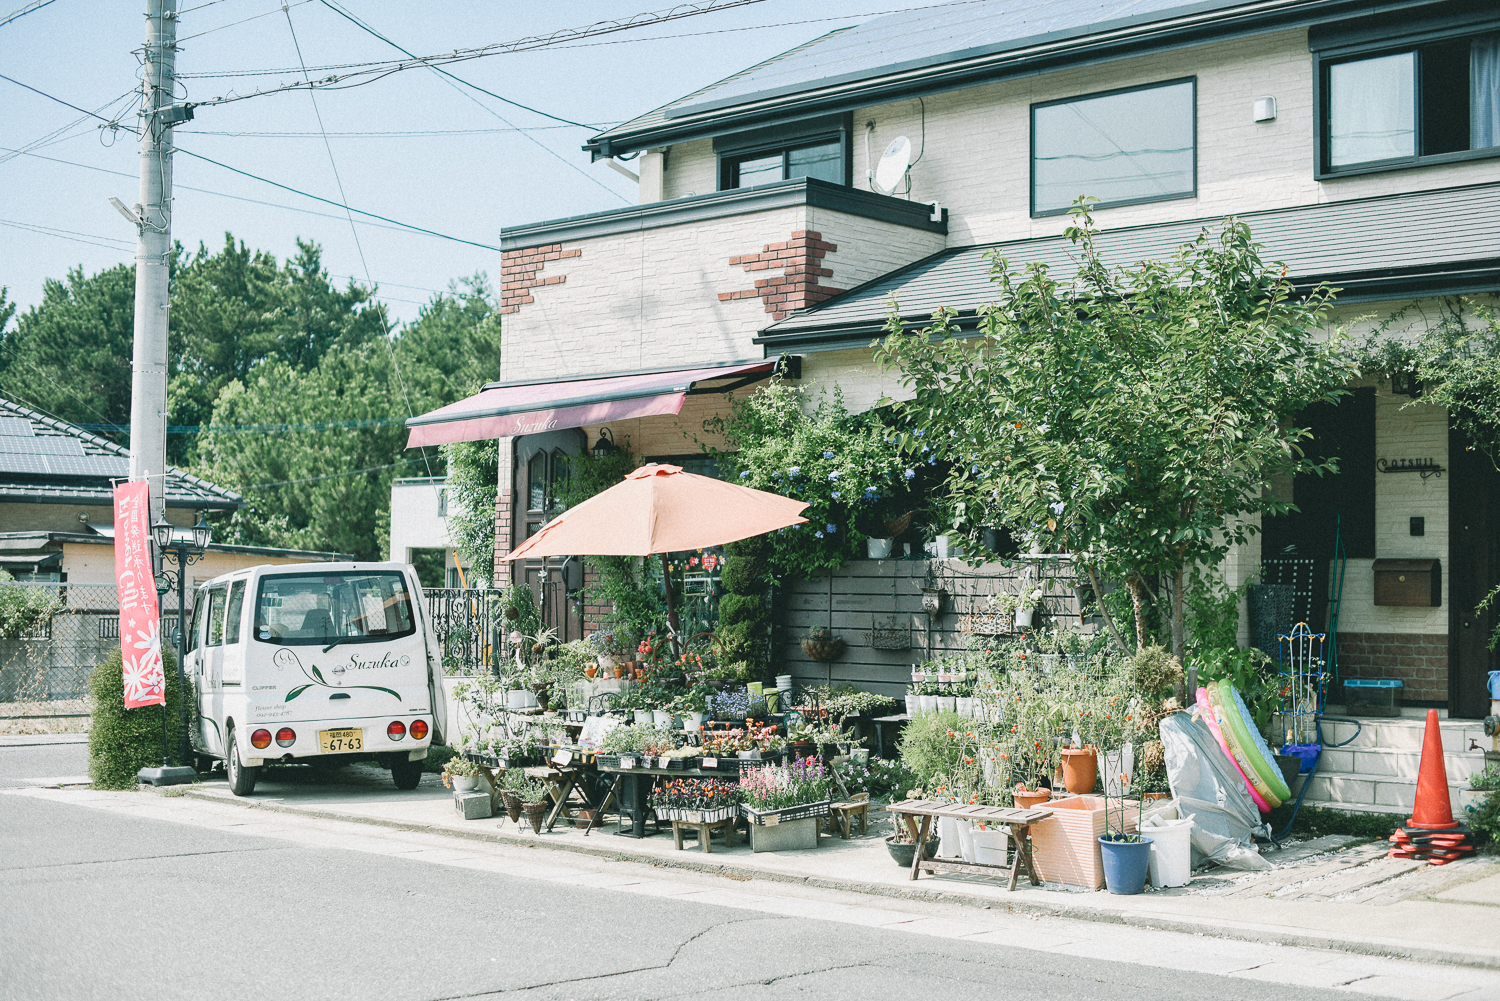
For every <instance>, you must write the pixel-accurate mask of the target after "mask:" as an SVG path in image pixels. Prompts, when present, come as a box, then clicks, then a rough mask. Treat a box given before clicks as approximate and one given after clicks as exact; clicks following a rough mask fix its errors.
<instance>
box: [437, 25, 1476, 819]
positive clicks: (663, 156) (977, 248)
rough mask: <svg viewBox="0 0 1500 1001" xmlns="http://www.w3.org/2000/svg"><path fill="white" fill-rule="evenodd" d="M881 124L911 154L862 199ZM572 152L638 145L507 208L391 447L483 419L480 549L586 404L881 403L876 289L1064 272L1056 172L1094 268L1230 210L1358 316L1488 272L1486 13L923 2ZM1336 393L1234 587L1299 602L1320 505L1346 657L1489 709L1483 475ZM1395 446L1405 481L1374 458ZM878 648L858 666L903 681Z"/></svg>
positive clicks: (596, 416) (902, 295) (987, 287)
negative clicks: (877, 662) (556, 197)
mask: <svg viewBox="0 0 1500 1001" xmlns="http://www.w3.org/2000/svg"><path fill="white" fill-rule="evenodd" d="M899 137H905V138H906V141H907V145H908V147H909V155H908V160H909V166H907V169H905V170H904V171H902V170H899V167H900V163H899V162H898V163H897V165H896V166H897V173H896V175H895V178H894V183H893V184H887V185H886V186H885V187H886V191H882V190H879V189H878V188H877V186H876V183H875V176H874V175H875V170H876V167H877V166H878V165H879V163H880V161H881V159H882V151H885V150H887V148H888V147H890V146H892V145H893V143H894V144H895V145H897V146H899V145H900V144H899V142H896V141H897V140H898V138H899ZM585 148H586V149H588V150H589V151H591V153H592V155H593V156H594V157H595V158H596V159H600V158H614V159H616V160H617V161H630V162H631V163H632V165H633V168H634V170H635V171H636V172H638V174H639V179H640V204H639V205H636V206H632V207H629V208H623V209H618V210H612V211H606V212H598V213H592V214H589V215H583V216H576V217H572V218H566V219H555V220H550V221H545V222H537V223H534V224H530V225H523V226H517V227H514V228H510V229H506V230H504V231H503V232H502V234H501V236H502V243H503V248H504V266H503V276H502V283H501V284H502V296H503V308H502V312H504V313H505V314H506V319H505V323H506V351H505V356H504V360H503V363H502V371H500V372H498V373H496V377H497V381H496V382H495V383H493V384H492V385H491V386H489V387H486V389H485V390H484V391H483V392H482V393H480V394H479V395H478V396H476V397H474V398H472V399H470V400H466V401H463V402H461V403H458V404H454V405H453V406H450V407H447V408H445V409H444V410H441V411H437V412H435V413H433V414H429V415H425V416H423V417H420V418H417V419H415V420H413V421H412V432H413V433H412V442H413V444H424V443H433V442H441V441H449V440H460V439H468V438H486V437H498V438H499V439H500V440H501V473H500V484H499V486H500V490H499V501H498V507H497V511H496V517H497V526H498V530H499V538H500V544H499V546H498V551H499V553H500V554H501V555H503V554H504V553H505V552H507V551H508V550H509V548H510V547H511V546H513V545H515V544H518V543H519V542H520V541H521V540H523V539H524V538H526V537H527V536H528V535H529V534H530V533H531V532H533V531H534V530H535V529H536V528H537V527H539V526H540V524H541V523H543V522H544V521H545V519H546V517H547V512H548V506H549V490H550V486H549V484H550V483H551V480H552V478H553V477H554V476H556V475H558V471H559V470H561V469H562V468H563V464H564V463H565V462H566V461H567V460H566V456H567V455H568V454H573V453H577V452H578V451H580V450H582V449H586V448H589V447H590V445H591V443H593V442H595V441H596V440H597V439H599V437H600V435H601V429H602V428H606V427H607V428H608V430H609V432H610V433H611V434H612V435H613V436H614V437H615V438H616V439H619V438H623V437H625V436H629V437H630V439H631V442H632V445H633V448H634V450H635V451H636V453H637V454H638V455H641V456H643V457H670V456H676V455H681V454H685V453H691V452H694V451H696V448H695V446H694V445H693V443H692V441H691V439H690V438H688V437H687V436H686V434H685V432H696V433H698V434H700V435H701V434H702V430H701V429H702V420H703V418H704V417H705V416H708V415H710V414H712V413H714V412H716V410H717V409H718V408H719V407H721V406H722V399H723V393H724V392H725V390H733V391H740V392H749V391H752V390H753V388H754V387H755V385H756V384H757V382H758V381H759V380H763V379H765V378H767V377H769V375H770V374H771V372H772V370H773V368H774V367H775V366H777V365H782V366H783V371H784V372H786V373H787V374H789V375H794V376H796V377H800V378H801V379H802V380H804V382H808V383H818V384H822V385H825V386H831V385H837V386H839V387H841V388H842V391H843V394H844V396H845V399H846V400H847V401H848V402H849V403H851V404H852V405H854V406H856V407H866V406H869V405H871V404H872V403H873V402H874V401H876V400H878V399H880V398H881V397H883V396H887V395H891V396H895V395H899V394H898V387H897V385H896V384H895V383H894V381H893V380H892V378H891V377H890V375H889V374H886V373H883V372H882V371H881V370H880V369H879V368H878V367H877V366H876V365H875V364H874V362H873V361H872V355H871V348H870V342H871V339H872V338H873V337H875V336H877V335H878V334H879V332H880V330H881V328H882V326H883V324H884V323H885V319H886V314H887V312H888V310H889V308H890V306H889V304H890V302H891V301H892V299H894V300H895V301H897V302H899V304H900V309H901V314H902V316H903V317H904V320H905V322H907V323H909V324H911V325H917V326H919V325H923V324H925V322H926V321H927V319H928V318H929V317H930V315H931V313H932V312H933V310H935V309H936V308H937V307H938V306H947V307H950V308H953V309H956V310H957V311H958V313H959V315H960V317H961V318H965V319H969V320H972V318H973V316H974V314H975V310H976V309H977V307H978V306H980V305H981V304H982V303H984V302H986V301H987V300H988V299H989V298H990V297H991V295H992V292H991V289H992V286H991V284H990V283H989V281H988V279H987V271H988V262H987V261H986V260H985V259H984V256H983V255H984V253H985V251H987V250H989V249H991V248H995V247H998V248H1000V249H1001V250H1002V251H1003V252H1004V254H1005V256H1006V257H1007V258H1008V259H1009V260H1010V261H1011V262H1012V264H1013V265H1023V264H1025V263H1026V262H1028V261H1033V260H1045V261H1048V262H1050V263H1051V264H1052V265H1053V266H1054V267H1055V268H1057V269H1063V270H1066V269H1067V268H1069V267H1070V266H1071V265H1070V257H1069V252H1070V246H1069V245H1068V244H1067V242H1066V241H1065V240H1064V239H1063V238H1062V236H1061V234H1062V230H1063V228H1064V226H1065V225H1066V221H1067V216H1066V215H1065V212H1066V209H1067V206H1068V205H1069V204H1070V203H1071V202H1072V201H1073V200H1074V199H1075V198H1077V197H1078V196H1079V195H1081V194H1087V195H1091V196H1094V197H1096V198H1098V199H1099V200H1100V203H1099V207H1098V209H1097V211H1096V213H1095V218H1096V220H1097V222H1098V224H1099V226H1100V228H1101V229H1102V230H1104V235H1103V236H1102V237H1101V240H1100V243H1101V246H1102V248H1103V249H1104V252H1105V254H1106V256H1107V257H1108V258H1109V259H1110V260H1112V261H1114V262H1117V263H1129V262H1133V261H1137V260H1141V259H1144V258H1147V257H1151V256H1157V255H1164V254H1167V253H1169V252H1170V251H1171V250H1172V249H1173V248H1175V247H1176V246H1177V245H1178V244H1180V243H1182V242H1185V241H1187V240H1189V239H1191V238H1193V237H1194V236H1196V235H1197V234H1198V232H1199V231H1200V230H1201V229H1202V228H1203V227H1205V226H1208V227H1211V228H1217V227H1218V225H1219V224H1220V222H1221V220H1222V219H1223V217H1224V216H1226V215H1231V214H1232V215H1236V216H1240V217H1242V218H1244V219H1245V220H1246V221H1247V222H1248V223H1249V224H1250V225H1251V227H1252V229H1253V232H1254V234H1255V236H1256V237H1257V239H1258V240H1259V242H1261V243H1263V244H1264V246H1265V256H1266V257H1267V258H1269V259H1273V260H1280V261H1284V262H1285V263H1286V264H1287V265H1288V267H1289V269H1290V270H1289V273H1290V274H1291V275H1292V276H1293V277H1294V278H1295V279H1296V280H1297V282H1298V283H1299V284H1306V285H1313V284H1316V283H1318V282H1321V281H1327V282H1330V283H1332V284H1334V285H1336V286H1338V287H1340V288H1342V289H1343V290H1344V291H1343V292H1342V293H1341V295H1340V296H1339V300H1338V301H1339V319H1340V320H1341V321H1345V322H1351V323H1353V324H1354V326H1355V328H1356V330H1364V331H1368V330H1370V329H1373V326H1374V325H1375V324H1378V323H1380V322H1382V321H1384V320H1385V319H1386V318H1387V317H1389V316H1391V315H1393V314H1395V313H1397V312H1398V311H1399V310H1402V309H1403V308H1406V307H1409V306H1411V305H1412V304H1413V303H1415V304H1416V307H1417V308H1416V309H1408V311H1407V312H1406V313H1405V314H1404V316H1405V319H1404V320H1403V321H1402V322H1403V323H1413V322H1422V317H1424V316H1426V317H1431V316H1434V315H1436V313H1437V311H1438V310H1440V309H1441V308H1443V303H1444V301H1445V297H1452V296H1455V295H1459V294H1475V293H1492V292H1495V291H1497V290H1500V7H1497V6H1496V5H1495V4H1494V3H1492V2H1483V0H1440V2H1427V0H1373V2H1370V0H1364V2H1360V3H1354V2H1349V0H1262V2H1245V0H1234V2H1228V0H1206V2H1201V3H1195V4H1189V5H1182V4H1178V3H1175V2H1174V3H1168V2H1165V0H1144V2H1138V3H1121V4H1114V5H1104V6H1100V5H1098V4H1092V3H1090V4H1085V3H1081V2H1077V0H1057V2H1049V3H1044V4H1038V5H1024V6H1023V5H1019V4H1014V3H1011V2H1008V0H996V2H994V3H988V4H969V3H966V4H961V5H960V4H955V5H953V6H951V7H947V8H945V7H943V6H941V5H940V6H937V7H933V8H924V9H922V10H918V11H912V12H907V13H899V14H892V15H889V16H886V17H881V18H877V19H875V20H872V21H870V22H869V23H866V24H862V25H859V26H857V27H852V28H848V29H845V30H841V31H836V32H832V33H830V34H827V35H824V36H823V37H820V38H816V39H814V40H812V41H810V42H808V43H807V44H805V45H802V46H799V47H798V48H795V49H792V50H790V51H788V52H785V53H783V54H781V55H779V56H776V57H775V58H773V59H770V60H767V61H766V62H763V63H761V64H759V65H756V66H752V67H749V68H748V69H745V70H742V71H740V72H738V73H735V74H734V75H732V76H729V77H727V78H726V79H724V80H720V81H718V82H717V83H713V84H710V85H709V86H707V87H704V88H703V89H701V90H699V91H696V92H695V93H692V94H689V95H687V96H685V97H683V98H681V99H679V100H676V101H673V102H672V103H670V104H668V105H666V106H664V107H661V108H657V109H655V110H653V111H650V112H647V113H645V114H643V115H641V116H639V117H637V118H635V119H633V120H631V121H628V122H625V123H623V124H621V125H619V126H616V127H614V128H612V129H610V130H608V131H606V132H603V133H601V134H599V135H597V136H595V137H594V138H593V139H592V140H591V141H590V142H589V144H588V145H587V146H586V147H585ZM895 155H896V156H897V157H898V158H899V155H900V154H899V150H898V152H897V153H896V154H895ZM887 180H890V179H889V178H888V179H887ZM887 192H889V193H887ZM1398 327H1399V324H1398ZM1351 388H1352V389H1353V393H1352V395H1351V396H1350V397H1349V399H1348V400H1347V401H1346V402H1345V403H1344V404H1343V405H1341V406H1340V407H1338V408H1337V410H1336V411H1334V412H1329V413H1320V414H1314V415H1309V420H1310V421H1311V422H1312V423H1313V426H1314V428H1315V430H1316V431H1317V432H1318V435H1319V441H1320V442H1324V443H1327V444H1328V446H1329V447H1330V448H1334V447H1337V449H1338V450H1339V452H1338V454H1340V455H1341V456H1342V457H1343V460H1344V461H1343V463H1342V471H1341V472H1340V474H1339V475H1338V476H1337V477H1336V478H1334V479H1332V480H1330V481H1328V483H1327V484H1326V485H1324V486H1322V487H1321V488H1320V487H1319V485H1318V484H1314V483H1308V484H1303V483H1300V482H1299V483H1297V484H1282V485H1280V486H1279V487H1278V489H1285V490H1289V491H1292V496H1294V497H1295V499H1296V501H1297V503H1298V504H1299V506H1300V507H1301V508H1302V511H1303V514H1302V515H1300V516H1296V517H1292V518H1287V519H1282V520H1281V521H1282V523H1281V524H1278V525H1274V526H1273V525H1268V526H1266V534H1265V535H1264V536H1262V537H1261V539H1259V540H1257V541H1256V542H1254V543H1252V544H1251V545H1250V546H1249V547H1247V548H1246V549H1245V550H1243V551H1240V552H1238V553H1236V554H1235V556H1234V558H1233V559H1232V560H1231V563H1230V566H1229V571H1230V575H1231V582H1234V581H1237V580H1239V579H1243V577H1244V576H1245V575H1246V574H1249V573H1252V572H1256V571H1257V570H1258V569H1259V568H1260V567H1261V565H1262V557H1263V555H1264V557H1265V558H1266V560H1267V563H1268V564H1269V563H1270V562H1274V559H1277V558H1281V557H1286V556H1288V554H1290V555H1293V556H1298V557H1305V558H1311V559H1312V560H1313V561H1314V564H1315V566H1316V570H1315V572H1314V573H1313V574H1312V576H1313V577H1314V578H1315V580H1313V582H1312V583H1311V584H1310V585H1308V584H1306V582H1305V581H1304V586H1307V587H1309V588H1310V589H1311V590H1312V591H1313V592H1316V593H1315V594H1314V595H1312V596H1311V597H1310V598H1309V605H1308V607H1309V608H1311V609H1313V611H1312V612H1311V613H1310V614H1311V615H1312V616H1313V617H1315V618H1316V617H1319V616H1321V620H1320V621H1319V622H1317V623H1316V625H1318V626H1319V627H1326V625H1327V621H1328V620H1327V613H1326V608H1327V605H1328V601H1327V600H1326V597H1327V596H1328V595H1329V594H1330V591H1329V588H1328V582H1329V580H1330V577H1331V572H1332V571H1331V563H1330V559H1329V558H1330V557H1331V556H1332V555H1333V533H1334V525H1335V519H1337V526H1338V532H1339V537H1340V540H1341V543H1342V549H1343V553H1344V555H1345V556H1346V557H1347V559H1346V560H1345V561H1341V562H1340V563H1339V566H1338V570H1339V576H1340V579H1341V581H1342V592H1341V595H1342V598H1341V607H1340V615H1339V617H1338V620H1337V636H1338V640H1339V643H1340V660H1341V667H1342V669H1343V672H1344V674H1345V675H1346V676H1358V677H1372V678H1378V677H1388V678H1396V679H1399V680H1401V681H1403V683H1404V685H1405V689H1404V698H1405V700H1406V701H1407V703H1408V704H1409V705H1414V706H1437V707H1441V708H1444V709H1446V710H1447V711H1448V712H1449V713H1450V714H1451V715H1452V716H1454V717H1468V718H1472V717H1477V716H1480V715H1483V714H1484V713H1485V712H1487V710H1488V703H1487V701H1486V697H1485V695H1484V693H1483V689H1482V680H1483V677H1484V673H1485V672H1486V671H1487V670H1488V669H1489V668H1490V667H1491V666H1492V655H1491V654H1490V653H1489V651H1488V650H1487V649H1486V647H1485V640H1486V638H1487V637H1488V635H1489V632H1490V628H1491V626H1492V624H1493V617H1492V616H1491V615H1481V614H1478V613H1477V612H1475V611H1474V604H1475V602H1476V601H1477V600H1478V599H1479V598H1480V597H1482V596H1483V595H1484V594H1485V593H1486V592H1487V591H1488V589H1489V588H1490V587H1491V586H1492V585H1493V584H1494V583H1495V582H1496V581H1497V579H1500V509H1497V506H1496V505H1497V504H1500V500H1497V498H1500V477H1497V476H1496V474H1495V473H1494V471H1493V470H1492V469H1490V468H1489V466H1488V464H1487V462H1485V461H1484V460H1483V459H1481V458H1479V457H1478V456H1477V455H1476V454H1475V453H1472V452H1468V451H1466V450H1465V449H1464V448H1463V443H1462V442H1459V441H1456V440H1455V439H1454V437H1453V435H1452V434H1451V433H1450V430H1449V425H1448V420H1447V415H1446V414H1445V413H1444V412H1442V411H1440V410H1437V409H1435V408H1432V407H1426V406H1420V405H1419V406H1415V407H1406V406H1404V405H1405V404H1407V403H1408V402H1409V401H1410V399H1411V396H1410V393H1412V392H1414V391H1415V390H1414V389H1413V387H1411V386H1408V385H1406V384H1404V383H1401V382H1399V380H1398V384H1396V385H1393V384H1392V382H1391V380H1390V378H1389V374H1388V373H1380V372H1370V373H1367V374H1366V376H1365V378H1363V379H1361V380H1360V381H1358V382H1357V383H1356V384H1354V385H1353V386H1352V387H1351ZM1403 391H1404V392H1403ZM1412 459H1421V460H1430V464H1429V465H1428V466H1427V467H1424V468H1427V470H1428V473H1429V474H1428V475H1421V474H1420V473H1418V474H1408V475H1399V474H1397V475H1383V474H1382V470H1383V471H1384V472H1387V473H1390V472H1393V471H1395V470H1399V469H1404V468H1407V466H1409V465H1410V464H1409V463H1407V464H1403V463H1402V461H1401V460H1412ZM1431 466H1437V467H1441V470H1442V472H1441V475H1431ZM1388 558H1412V559H1435V560H1438V561H1440V562H1439V564H1438V565H1437V572H1438V573H1439V574H1440V576H1441V594H1440V595H1439V596H1436V597H1435V598H1434V600H1433V601H1432V602H1430V603H1429V604H1427V605H1425V606H1419V607H1413V606H1409V605H1406V606H1395V605H1386V604H1377V603H1376V601H1375V597H1374V578H1375V568H1376V561H1377V560H1380V559H1388ZM508 572H509V571H508V568H507V565H505V564H499V565H497V578H499V579H502V580H503V579H505V577H506V574H507V573H508ZM567 572H574V571H573V570H572V569H570V570H569V571H567ZM565 586H576V582H574V583H572V584H567V582H565ZM908 659H909V658H908ZM900 660H901V658H899V657H897V658H893V660H892V665H891V671H890V673H889V677H886V676H880V677H871V678H866V679H863V680H865V681H867V682H871V683H883V684H886V685H893V684H894V683H896V682H899V681H900V680H901V677H902V676H903V672H904V668H905V666H906V665H905V664H904V663H901V662H900ZM819 676H820V675H819ZM1370 801H1371V802H1374V801H1375V800H1374V799H1373V798H1372V799H1371V800H1370Z"/></svg>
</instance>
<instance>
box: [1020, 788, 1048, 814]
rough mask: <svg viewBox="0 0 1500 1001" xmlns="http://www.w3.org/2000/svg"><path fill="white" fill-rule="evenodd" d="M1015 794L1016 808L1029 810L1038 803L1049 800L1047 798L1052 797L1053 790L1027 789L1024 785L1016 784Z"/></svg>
mask: <svg viewBox="0 0 1500 1001" xmlns="http://www.w3.org/2000/svg"><path fill="white" fill-rule="evenodd" d="M1013 795H1014V798H1015V801H1016V809H1018V810H1029V809H1031V808H1032V807H1033V806H1036V805H1037V804H1038V803H1045V802H1047V800H1049V799H1051V798H1052V790H1051V789H1027V788H1025V787H1023V786H1016V791H1015V793H1014V794H1013Z"/></svg>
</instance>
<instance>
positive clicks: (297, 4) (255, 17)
mask: <svg viewBox="0 0 1500 1001" xmlns="http://www.w3.org/2000/svg"><path fill="white" fill-rule="evenodd" d="M305 3H312V0H296V2H294V3H289V4H286V5H285V7H277V8H276V9H275V10H268V11H266V12H265V13H264V14H252V15H250V16H249V17H245V18H241V19H240V20H238V21H230V22H229V23H228V24H221V25H219V26H218V27H217V28H209V29H208V30H206V31H200V32H198V33H197V34H196V35H188V36H186V37H184V38H179V39H177V41H178V43H179V44H180V43H182V42H186V41H187V40H188V39H190V38H202V37H203V36H204V35H212V34H213V33H214V32H216V31H223V30H224V29H225V28H233V27H235V26H236V25H240V24H247V23H249V22H250V21H258V20H260V19H261V18H263V17H270V16H271V15H272V14H279V13H281V12H282V10H284V9H287V8H291V7H301V6H302V5H303V4H305ZM200 6H203V7H207V6H209V4H201V5H200ZM197 9H198V8H197V7H194V8H193V10H197ZM186 13H187V11H182V12H180V13H179V14H178V16H179V17H180V16H182V14H186Z"/></svg>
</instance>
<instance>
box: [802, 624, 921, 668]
mask: <svg viewBox="0 0 1500 1001" xmlns="http://www.w3.org/2000/svg"><path fill="white" fill-rule="evenodd" d="M870 646H871V647H872V648H873V649H876V650H910V649H911V623H909V622H908V623H907V624H906V625H904V626H898V625H896V617H895V616H894V615H892V616H891V617H890V619H888V620H887V621H886V622H885V623H883V624H882V623H877V622H876V621H875V617H874V616H873V615H872V616H870ZM808 656H812V655H811V654H808ZM814 659H815V660H816V659H817V658H814Z"/></svg>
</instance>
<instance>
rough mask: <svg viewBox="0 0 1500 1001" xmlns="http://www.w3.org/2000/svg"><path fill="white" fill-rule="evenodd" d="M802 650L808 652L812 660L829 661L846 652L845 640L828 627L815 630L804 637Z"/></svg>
mask: <svg viewBox="0 0 1500 1001" xmlns="http://www.w3.org/2000/svg"><path fill="white" fill-rule="evenodd" d="M802 652H803V653H805V654H807V656H808V659H810V660H816V661H819V662H820V663H827V662H828V661H831V660H838V659H839V656H840V655H841V654H842V653H843V652H844V641H843V640H841V639H839V638H838V637H837V636H834V635H832V634H831V633H829V632H828V630H826V629H820V630H815V631H814V632H812V633H811V634H810V635H808V636H804V637H803V638H802Z"/></svg>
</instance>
